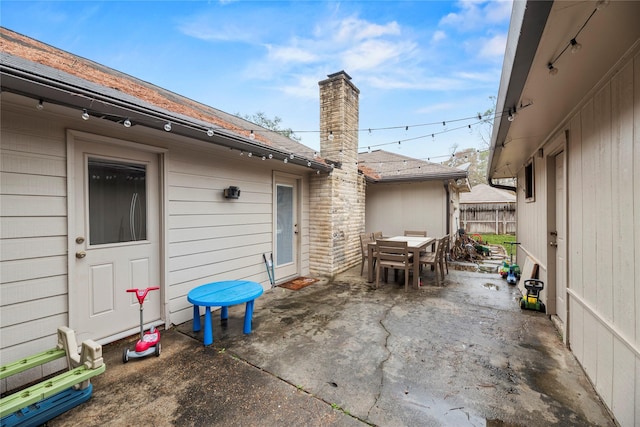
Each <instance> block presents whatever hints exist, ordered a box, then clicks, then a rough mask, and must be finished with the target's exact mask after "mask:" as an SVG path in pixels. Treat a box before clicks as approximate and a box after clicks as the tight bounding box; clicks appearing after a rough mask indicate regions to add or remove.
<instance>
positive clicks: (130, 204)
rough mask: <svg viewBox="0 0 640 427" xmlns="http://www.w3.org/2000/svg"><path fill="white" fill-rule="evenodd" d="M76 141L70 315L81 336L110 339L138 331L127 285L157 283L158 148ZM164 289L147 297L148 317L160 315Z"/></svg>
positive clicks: (135, 306)
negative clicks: (135, 148) (144, 148)
mask: <svg viewBox="0 0 640 427" xmlns="http://www.w3.org/2000/svg"><path fill="white" fill-rule="evenodd" d="M89 139H90V138H87V140H85V139H84V138H76V139H75V141H74V144H73V146H74V157H73V173H74V174H75V176H74V177H73V184H71V185H70V188H72V189H73V190H74V192H73V198H74V202H73V204H74V212H73V217H72V218H73V220H71V221H70V224H71V225H70V231H69V232H70V233H73V234H71V237H72V238H71V239H70V245H71V247H70V248H69V253H70V260H71V261H70V263H71V269H72V271H73V273H70V289H69V298H70V302H69V317H70V322H71V328H72V329H74V330H75V331H76V334H77V335H78V341H79V342H80V341H82V340H84V339H87V338H90V339H93V340H96V341H100V342H103V343H104V342H109V341H112V340H115V339H118V338H121V337H123V336H126V335H129V334H131V333H135V332H136V331H137V330H139V324H140V320H139V319H140V314H139V304H138V302H137V299H136V298H135V296H134V294H133V293H127V292H126V290H127V289H130V288H141V289H144V288H146V287H149V286H160V235H159V234H160V226H159V224H160V220H159V211H160V203H159V199H160V189H159V167H158V155H157V154H155V153H151V152H144V151H138V150H134V149H129V148H125V147H123V146H118V145H110V144H105V143H104V142H103V141H101V142H100V143H97V142H92V141H90V140H89ZM160 301H161V299H160V292H158V291H155V292H151V293H149V295H148V296H147V299H146V300H145V303H144V320H145V323H146V324H147V323H150V322H154V321H158V320H159V319H160Z"/></svg>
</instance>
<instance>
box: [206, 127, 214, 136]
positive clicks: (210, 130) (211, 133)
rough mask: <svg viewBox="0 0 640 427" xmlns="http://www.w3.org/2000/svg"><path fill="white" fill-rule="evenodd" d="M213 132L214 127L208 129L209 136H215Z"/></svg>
mask: <svg viewBox="0 0 640 427" xmlns="http://www.w3.org/2000/svg"><path fill="white" fill-rule="evenodd" d="M213 133H214V132H213V129H212V128H209V129H207V136H213Z"/></svg>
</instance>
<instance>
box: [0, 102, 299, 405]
mask: <svg viewBox="0 0 640 427" xmlns="http://www.w3.org/2000/svg"><path fill="white" fill-rule="evenodd" d="M2 96H3V99H2V111H1V120H2V122H1V123H2V127H1V133H0V141H1V143H0V227H1V228H0V308H1V315H0V328H1V329H0V359H1V360H2V363H8V362H10V361H13V360H17V359H19V358H22V357H25V356H27V355H30V354H34V353H37V352H40V351H43V350H46V349H49V348H53V347H55V345H56V343H57V339H56V330H57V327H58V326H62V325H68V324H69V316H68V310H69V307H68V301H69V295H68V289H69V280H70V279H69V276H68V239H69V236H68V233H67V224H68V222H67V221H68V219H67V179H66V173H67V172H66V171H67V153H66V147H67V141H66V132H67V129H75V130H79V131H82V132H87V133H89V134H96V135H104V136H108V137H111V138H114V139H120V140H122V141H131V142H135V143H139V144H145V145H155V146H159V147H162V148H163V149H165V150H166V151H165V154H164V156H163V157H164V164H163V165H161V171H162V179H161V187H162V188H163V190H162V191H163V193H164V195H163V196H162V197H161V199H162V200H163V208H162V209H163V212H162V219H161V223H162V226H161V227H162V230H163V232H162V234H163V236H162V249H161V253H162V257H163V258H162V259H161V263H160V264H161V266H162V267H161V269H162V271H161V278H162V282H163V283H162V285H163V286H164V289H165V291H164V292H163V296H164V299H165V303H166V307H165V308H164V312H163V320H165V322H167V323H168V324H178V323H182V322H184V321H186V320H190V319H191V317H192V311H191V306H190V305H189V304H188V302H187V300H186V294H187V293H188V291H189V290H190V289H191V288H193V287H195V286H197V285H200V284H203V283H206V282H208V281H213V280H225V279H249V280H254V281H257V282H259V283H261V284H262V285H263V286H265V288H267V287H269V286H270V284H269V279H268V276H267V272H266V269H265V266H264V263H263V259H262V254H263V253H269V252H272V251H273V246H272V239H273V225H272V216H273V213H272V212H273V182H274V176H275V175H276V174H286V176H287V177H289V178H291V177H294V178H297V179H298V180H299V198H300V204H301V212H300V214H299V215H300V216H299V218H298V219H299V221H298V224H299V225H300V227H299V236H300V237H299V242H300V243H299V258H298V260H299V265H300V274H303V275H305V274H309V259H308V257H309V224H308V220H309V184H308V177H307V176H306V174H307V173H308V172H307V168H301V167H298V166H295V165H292V164H284V163H283V162H280V161H279V162H276V161H262V160H261V159H259V158H251V159H249V158H247V156H246V155H245V156H244V157H240V155H239V152H238V151H235V150H234V151H232V150H229V149H225V148H221V147H217V146H214V145H212V144H211V145H209V144H206V145H205V144H202V143H199V142H194V141H189V140H185V139H181V138H179V137H176V136H175V135H164V134H160V135H159V134H158V133H157V132H156V133H154V132H152V131H149V130H148V129H137V128H130V129H125V128H124V127H122V126H118V125H117V124H113V123H110V122H107V121H104V120H99V119H97V118H91V119H90V120H88V121H83V120H81V119H80V117H79V114H77V111H69V110H67V109H62V108H59V107H55V106H48V105H47V106H45V109H44V110H42V111H38V110H36V109H35V108H34V104H33V101H32V100H29V99H26V98H22V97H18V96H15V95H10V94H9V95H5V94H3V95H2ZM230 185H235V186H239V187H240V188H241V191H242V193H241V197H240V199H238V200H227V199H224V197H223V195H222V192H223V189H224V188H227V187H229V186H230ZM61 368H63V366H51V367H49V366H47V367H45V370H40V371H39V372H32V371H30V372H29V373H28V374H27V375H20V376H16V377H19V378H10V379H5V380H2V381H1V382H0V386H1V391H2V392H4V391H6V390H7V389H9V390H10V389H12V388H14V387H16V386H18V385H20V384H24V383H25V382H28V381H31V380H35V379H38V378H41V377H42V376H43V375H46V374H48V373H50V372H51V371H52V370H53V371H56V370H59V369H61ZM47 370H48V371H47Z"/></svg>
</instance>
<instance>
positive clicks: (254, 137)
mask: <svg viewBox="0 0 640 427" xmlns="http://www.w3.org/2000/svg"><path fill="white" fill-rule="evenodd" d="M249 139H251V140H253V139H256V135H255V134H254V133H253V131H251V133H249Z"/></svg>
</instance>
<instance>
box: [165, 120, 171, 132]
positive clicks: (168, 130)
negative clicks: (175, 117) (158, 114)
mask: <svg viewBox="0 0 640 427" xmlns="http://www.w3.org/2000/svg"><path fill="white" fill-rule="evenodd" d="M164 130H166V131H167V132H171V123H170V122H167V123H165V124H164Z"/></svg>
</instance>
